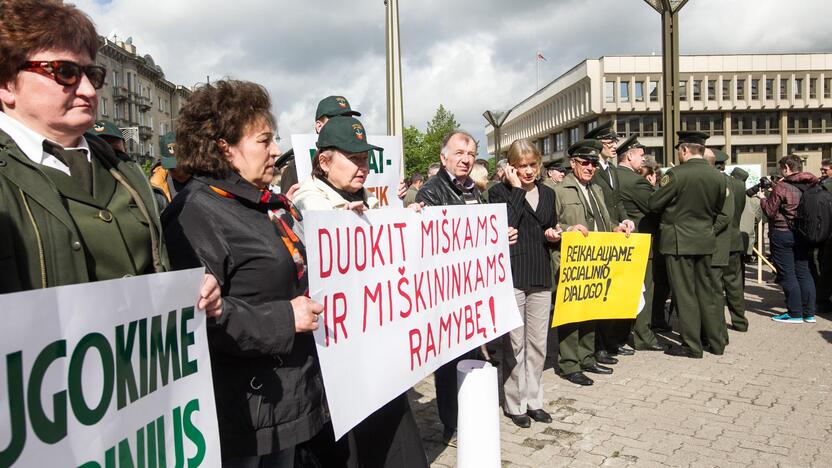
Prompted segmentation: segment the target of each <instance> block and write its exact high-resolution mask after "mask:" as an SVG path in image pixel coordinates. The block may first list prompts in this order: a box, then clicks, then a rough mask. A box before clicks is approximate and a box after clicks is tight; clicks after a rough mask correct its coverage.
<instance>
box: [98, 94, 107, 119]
mask: <svg viewBox="0 0 832 468" xmlns="http://www.w3.org/2000/svg"><path fill="white" fill-rule="evenodd" d="M99 108H100V110H101V115H103V116H106V115H107V98H105V97H103V98H101V105H100V106H99Z"/></svg>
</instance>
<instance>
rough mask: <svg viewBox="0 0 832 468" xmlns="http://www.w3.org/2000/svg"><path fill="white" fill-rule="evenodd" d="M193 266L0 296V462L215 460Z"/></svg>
mask: <svg viewBox="0 0 832 468" xmlns="http://www.w3.org/2000/svg"><path fill="white" fill-rule="evenodd" d="M203 273H204V270H203V269H201V268H200V269H194V270H187V271H180V272H173V273H160V274H156V275H146V276H137V277H133V278H125V279H119V280H112V281H101V282H96V283H87V284H79V285H74V286H62V287H57V288H49V289H41V290H34V291H27V292H22V293H16V294H5V295H0V317H2V322H3V327H2V328H0V350H2V359H0V375H2V376H4V377H5V378H4V380H3V381H2V382H0V388H2V389H3V391H0V450H2V451H0V466H2V467H6V466H21V467H24V466H77V467H79V468H104V467H107V468H110V467H113V468H114V467H127V466H132V467H145V466H147V467H163V466H168V467H174V466H176V467H184V466H188V467H193V466H209V467H218V466H220V446H219V434H218V432H217V414H216V407H215V404H214V391H213V385H212V383H211V361H210V358H209V355H208V342H207V337H206V333H205V321H206V320H205V314H204V313H203V312H202V311H198V310H195V309H194V302H195V300H196V298H197V297H198V295H199V288H200V285H201V283H202V276H203Z"/></svg>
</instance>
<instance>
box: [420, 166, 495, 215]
mask: <svg viewBox="0 0 832 468" xmlns="http://www.w3.org/2000/svg"><path fill="white" fill-rule="evenodd" d="M471 193H472V195H473V196H474V197H475V198H476V200H477V202H478V203H482V202H483V199H482V194H480V191H479V190H478V189H477V188H476V187H474V188H473V190H472V192H471ZM416 203H424V204H425V205H427V206H444V205H464V204H465V200H464V199H463V192H462V190H460V189H459V188H458V187H457V186H456V185H455V184H454V183H453V182H452V181H451V175H450V174H448V171H446V170H445V168H444V167H443V168H440V169H439V172H437V173H436V175H435V176H433V177H431V178H430V179H428V181H427V182H425V183H424V185H422V188H421V189H419V193H417V194H416Z"/></svg>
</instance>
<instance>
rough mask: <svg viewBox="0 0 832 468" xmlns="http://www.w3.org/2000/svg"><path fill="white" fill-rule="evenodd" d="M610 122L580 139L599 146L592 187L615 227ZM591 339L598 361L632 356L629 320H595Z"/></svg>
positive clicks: (616, 186) (617, 200)
mask: <svg viewBox="0 0 832 468" xmlns="http://www.w3.org/2000/svg"><path fill="white" fill-rule="evenodd" d="M612 124H613V122H612V120H609V121H607V122H604V123H602V124H599V125H598V126H597V127H595V128H593V129H592V130H590V131H588V132H587V133H586V135H585V136H584V138H586V139H588V140H589V139H591V140H597V141H598V142H599V143H601V155H600V156H601V157H600V160H599V166H598V170H597V171H595V176H594V177H593V178H592V183H593V184H595V185H597V186H598V187H600V188H601V190H602V191H603V192H604V200H606V203H605V206H606V207H607V213H609V215H610V219H611V220H612V221H614V222H616V223H619V222H621V221H624V219H626V218H627V212H626V211H625V210H624V205H623V204H622V203H621V191H620V187H621V182H620V181H619V180H618V171H616V170H615V158H616V153H615V151H616V143H617V142H618V133H616V132H615V131H614V130H613V129H612ZM596 332H597V333H596V335H595V354H596V357H597V358H598V359H600V360H601V361H603V360H605V359H607V358H608V357H610V355H618V354H621V355H624V356H628V355H631V354H633V352H634V351H633V350H632V349H630V348H627V347H625V346H624V345H625V344H626V343H627V340H628V338H629V336H630V321H629V320H599V321H598V327H597V329H596Z"/></svg>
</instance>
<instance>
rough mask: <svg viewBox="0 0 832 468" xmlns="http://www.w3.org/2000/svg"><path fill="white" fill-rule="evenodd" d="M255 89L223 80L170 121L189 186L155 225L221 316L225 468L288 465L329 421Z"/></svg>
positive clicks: (297, 248)
mask: <svg viewBox="0 0 832 468" xmlns="http://www.w3.org/2000/svg"><path fill="white" fill-rule="evenodd" d="M270 109H271V102H270V99H269V96H268V94H267V92H266V90H265V89H263V87H262V86H260V85H257V84H254V83H250V82H244V81H234V80H222V81H219V82H216V83H213V84H211V85H205V86H202V87H201V88H199V89H197V90H196V91H195V92H194V94H193V95H192V96H191V97H190V99H189V100H188V102H187V103H186V105H185V107H184V108H183V109H182V111H181V112H180V117H179V125H178V127H177V136H176V143H177V153H178V158H177V167H179V168H182V170H183V171H185V172H187V173H189V174H192V175H193V180H192V182H191V183H190V184H189V185H188V186H187V187H186V188H185V190H183V191H182V192H180V193H179V195H178V196H177V197H176V198H175V199H174V200H173V202H172V203H171V205H170V206H169V207H168V208H167V209H166V210H165V213H164V216H163V219H162V223H163V225H164V229H165V239H166V240H167V242H168V245H169V248H170V252H171V255H170V257H171V264H172V266H173V267H174V268H175V269H182V268H191V267H198V266H204V267H205V268H206V269H208V271H210V272H211V273H213V274H214V276H216V278H217V279H218V281H219V284H220V287H221V291H222V299H223V313H222V315H221V316H220V317H219V318H216V319H212V320H210V321H209V325H208V343H209V346H210V351H211V365H212V370H213V376H214V393H215V396H216V405H217V418H218V422H219V432H220V443H221V448H222V456H223V467H235V468H236V467H284V466H286V467H291V466H293V464H294V454H295V446H296V445H298V444H300V443H303V442H306V441H308V440H310V439H312V438H313V437H314V436H315V435H317V434H318V433H319V432H321V430H322V428H324V426H325V425H326V424H327V422H328V419H329V418H328V414H327V410H326V404H325V402H324V393H323V383H322V380H321V375H320V369H319V367H318V361H317V357H316V354H315V343H314V340H313V338H312V333H311V332H312V331H313V330H315V329H317V328H318V314H320V313H321V311H322V309H323V308H322V306H321V305H320V304H317V303H315V302H313V301H312V300H310V299H309V298H308V297H306V293H307V277H306V265H305V262H306V256H305V250H304V248H303V245H302V243H301V242H300V240H299V238H298V237H297V236H296V235H295V233H294V232H293V226H294V224H295V222H297V221H299V218H300V215H299V214H298V212H297V211H296V210H295V208H294V207H293V205H292V204H291V202H289V200H288V199H287V198H286V197H284V196H282V195H274V194H272V193H271V192H269V190H268V187H269V184H270V183H271V182H272V179H273V178H274V161H275V158H277V157H278V156H279V155H280V151H279V150H278V148H277V145H276V143H275V133H276V129H275V120H274V117H273V116H272V114H271V111H270Z"/></svg>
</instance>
